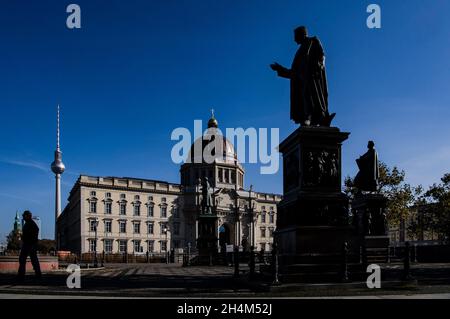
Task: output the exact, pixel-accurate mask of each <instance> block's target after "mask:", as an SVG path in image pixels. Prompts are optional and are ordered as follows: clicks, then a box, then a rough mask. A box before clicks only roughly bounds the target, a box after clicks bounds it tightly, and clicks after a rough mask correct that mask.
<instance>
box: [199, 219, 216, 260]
mask: <svg viewBox="0 0 450 319" xmlns="http://www.w3.org/2000/svg"><path fill="white" fill-rule="evenodd" d="M217 221H218V219H217V216H215V215H200V216H199V217H198V220H197V223H198V224H197V225H198V226H197V227H198V234H197V236H198V238H197V249H198V253H199V263H200V264H205V265H207V264H212V262H213V260H212V259H213V258H215V257H216V255H217V252H218V247H217V242H218V238H219V237H218V233H217V230H218V227H217Z"/></svg>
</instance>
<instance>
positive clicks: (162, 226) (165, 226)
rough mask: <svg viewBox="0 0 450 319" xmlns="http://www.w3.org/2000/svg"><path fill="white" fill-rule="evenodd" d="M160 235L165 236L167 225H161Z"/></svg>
mask: <svg viewBox="0 0 450 319" xmlns="http://www.w3.org/2000/svg"><path fill="white" fill-rule="evenodd" d="M160 225H161V235H166V234H167V232H168V228H167V223H161V224H160Z"/></svg>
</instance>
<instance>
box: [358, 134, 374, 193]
mask: <svg viewBox="0 0 450 319" xmlns="http://www.w3.org/2000/svg"><path fill="white" fill-rule="evenodd" d="M367 148H368V151H367V152H366V154H364V155H363V156H361V157H360V158H359V159H357V160H356V164H358V168H359V172H358V174H357V175H356V177H355V182H354V184H355V187H356V188H358V190H359V191H360V192H361V191H366V192H376V191H377V188H378V178H379V177H380V171H379V167H378V154H377V151H376V150H375V143H374V142H372V141H369V143H368V145H367Z"/></svg>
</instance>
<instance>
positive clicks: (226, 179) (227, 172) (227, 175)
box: [225, 169, 230, 183]
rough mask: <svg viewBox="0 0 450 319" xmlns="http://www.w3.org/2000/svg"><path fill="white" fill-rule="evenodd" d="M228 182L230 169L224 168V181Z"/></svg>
mask: <svg viewBox="0 0 450 319" xmlns="http://www.w3.org/2000/svg"><path fill="white" fill-rule="evenodd" d="M229 182H230V170H229V169H226V170H225V183H229Z"/></svg>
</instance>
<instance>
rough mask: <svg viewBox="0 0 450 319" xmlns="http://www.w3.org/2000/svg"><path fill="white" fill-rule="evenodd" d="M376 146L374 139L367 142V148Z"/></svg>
mask: <svg viewBox="0 0 450 319" xmlns="http://www.w3.org/2000/svg"><path fill="white" fill-rule="evenodd" d="M374 147H375V143H374V142H373V141H369V143H368V144H367V148H368V149H370V150H371V149H373V148H374Z"/></svg>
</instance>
